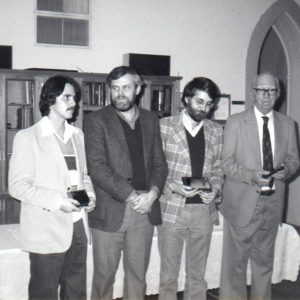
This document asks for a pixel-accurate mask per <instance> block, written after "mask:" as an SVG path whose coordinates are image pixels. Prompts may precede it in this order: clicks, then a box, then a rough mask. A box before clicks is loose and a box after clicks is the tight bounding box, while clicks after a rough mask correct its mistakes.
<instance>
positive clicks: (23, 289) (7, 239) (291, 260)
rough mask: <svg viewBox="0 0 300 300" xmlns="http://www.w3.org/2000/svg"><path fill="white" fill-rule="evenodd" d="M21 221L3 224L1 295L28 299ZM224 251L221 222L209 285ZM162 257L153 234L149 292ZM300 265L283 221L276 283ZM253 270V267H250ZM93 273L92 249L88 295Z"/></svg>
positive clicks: (292, 276)
mask: <svg viewBox="0 0 300 300" xmlns="http://www.w3.org/2000/svg"><path fill="white" fill-rule="evenodd" d="M18 227H19V225H1V226H0V299H1V300H23V299H24V300H25V299H27V285H28V280H29V259H28V253H25V252H22V251H21V250H19V239H18ZM221 252H222V230H221V226H218V227H215V230H214V232H213V236H212V241H211V248H210V253H209V257H208V262H207V271H206V280H207V283H208V288H209V289H211V288H217V287H219V281H220V268H221ZM159 264H160V258H159V254H158V249H157V238H156V236H154V237H153V245H152V252H151V260H150V265H149V269H148V272H147V294H148V295H150V294H157V293H158V286H159ZM299 265H300V238H299V236H298V233H297V232H296V230H295V229H294V228H293V227H292V226H290V225H287V224H283V225H282V226H281V227H280V228H279V231H278V235H277V239H276V246H275V263H274V272H273V277H272V282H273V283H278V282H280V281H282V280H283V279H286V280H291V281H296V279H297V276H298V270H299ZM248 272H249V273H250V269H249V271H248ZM92 273H93V263H92V251H91V247H89V251H88V275H87V282H88V295H90V290H91V282H92ZM123 274H124V273H123V266H122V262H121V263H120V266H119V269H118V273H117V276H116V282H115V286H114V298H116V297H121V296H122V288H123ZM184 276H185V272H184V262H183V263H182V265H181V271H180V275H179V286H178V290H183V289H184Z"/></svg>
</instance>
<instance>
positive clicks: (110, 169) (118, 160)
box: [84, 105, 168, 232]
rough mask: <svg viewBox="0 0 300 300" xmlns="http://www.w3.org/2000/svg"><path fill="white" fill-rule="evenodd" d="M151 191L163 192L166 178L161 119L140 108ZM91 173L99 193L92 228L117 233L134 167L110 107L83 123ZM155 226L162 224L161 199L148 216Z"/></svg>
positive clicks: (119, 124) (119, 123)
mask: <svg viewBox="0 0 300 300" xmlns="http://www.w3.org/2000/svg"><path fill="white" fill-rule="evenodd" d="M139 113H140V116H139V118H140V124H141V130H142V136H143V149H144V159H145V171H146V180H147V185H148V188H149V189H150V188H151V186H157V187H158V189H159V190H160V191H161V190H162V188H163V186H164V183H165V180H166V177H167V172H168V171H167V163H166V160H165V156H164V153H163V150H162V143H161V137H160V133H159V123H158V118H157V116H156V114H155V113H153V112H150V111H147V110H144V109H141V108H139ZM84 132H85V139H86V154H87V165H88V171H89V174H90V176H91V178H92V182H93V184H94V188H95V192H96V198H97V200H96V208H95V210H94V211H93V212H92V213H91V214H90V226H91V227H93V228H97V229H100V230H103V231H108V232H114V231H117V230H118V229H119V228H120V227H121V225H122V221H123V217H124V212H125V207H126V202H125V201H126V199H127V198H128V196H129V195H130V193H131V192H132V191H133V187H132V185H131V178H132V165H131V158H130V153H129V149H128V145H127V141H126V139H125V136H124V131H123V128H122V124H121V122H120V119H119V117H118V115H117V113H116V111H115V109H114V108H113V107H112V106H111V105H108V106H106V107H104V108H102V109H100V110H98V111H96V112H93V113H90V114H89V115H88V116H87V117H86V118H85V122H84ZM148 217H149V221H150V223H151V224H153V225H159V224H161V215H160V207H159V201H158V199H157V200H156V201H155V202H154V204H153V206H152V210H151V212H150V213H148Z"/></svg>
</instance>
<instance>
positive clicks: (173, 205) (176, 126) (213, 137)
mask: <svg viewBox="0 0 300 300" xmlns="http://www.w3.org/2000/svg"><path fill="white" fill-rule="evenodd" d="M203 126H204V137H205V159H204V166H203V176H205V177H207V178H208V179H209V180H210V182H211V185H212V186H213V187H215V188H217V189H219V190H221V188H222V183H223V173H222V168H221V151H222V140H223V129H222V126H221V125H219V124H217V123H215V122H212V121H210V120H204V121H203ZM160 131H161V136H162V142H163V149H164V152H165V155H166V159H167V163H168V168H169V173H168V178H167V181H166V184H165V187H164V190H163V195H162V196H161V198H160V203H161V209H162V216H163V222H164V224H169V225H173V224H175V223H176V219H177V216H180V214H181V210H182V208H183V207H184V204H185V197H183V196H181V195H179V194H177V193H173V188H172V185H171V183H172V181H175V182H178V183H182V179H181V178H182V177H183V176H191V175H192V169H191V160H190V153H189V147H188V143H187V138H186V133H185V128H184V126H183V122H182V113H181V115H180V116H172V117H168V118H162V119H160ZM210 209H211V216H212V221H214V222H216V221H217V213H216V210H215V203H212V204H211V205H210Z"/></svg>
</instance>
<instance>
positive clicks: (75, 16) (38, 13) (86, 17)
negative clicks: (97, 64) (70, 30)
mask: <svg viewBox="0 0 300 300" xmlns="http://www.w3.org/2000/svg"><path fill="white" fill-rule="evenodd" d="M87 1H88V14H80V13H66V12H57V11H46V10H38V9H37V6H38V3H37V2H38V0H37V1H36V9H35V44H36V45H37V46H47V47H58V46H59V47H71V48H74V47H76V48H90V44H91V38H90V37H91V34H90V32H91V29H90V24H91V13H90V0H87ZM38 17H47V18H58V19H61V20H62V28H61V35H62V36H61V37H62V43H61V44H55V43H40V42H38V36H37V35H38ZM64 19H71V20H82V21H87V27H88V28H87V34H88V38H87V45H73V44H65V43H64V36H63V34H64V33H63V32H64V25H63V23H64V21H63V20H64Z"/></svg>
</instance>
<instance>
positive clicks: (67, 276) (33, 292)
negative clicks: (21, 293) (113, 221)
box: [29, 220, 87, 300]
mask: <svg viewBox="0 0 300 300" xmlns="http://www.w3.org/2000/svg"><path fill="white" fill-rule="evenodd" d="M29 257H30V281H29V300H55V299H58V288H59V286H60V299H66V300H68V299H69V300H83V299H84V300H85V299H86V257H87V238H86V234H85V231H84V227H83V222H82V220H79V221H77V222H76V223H74V232H73V238H72V243H71V246H70V248H69V249H68V250H67V251H66V252H63V253H51V254H38V253H30V254H29Z"/></svg>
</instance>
